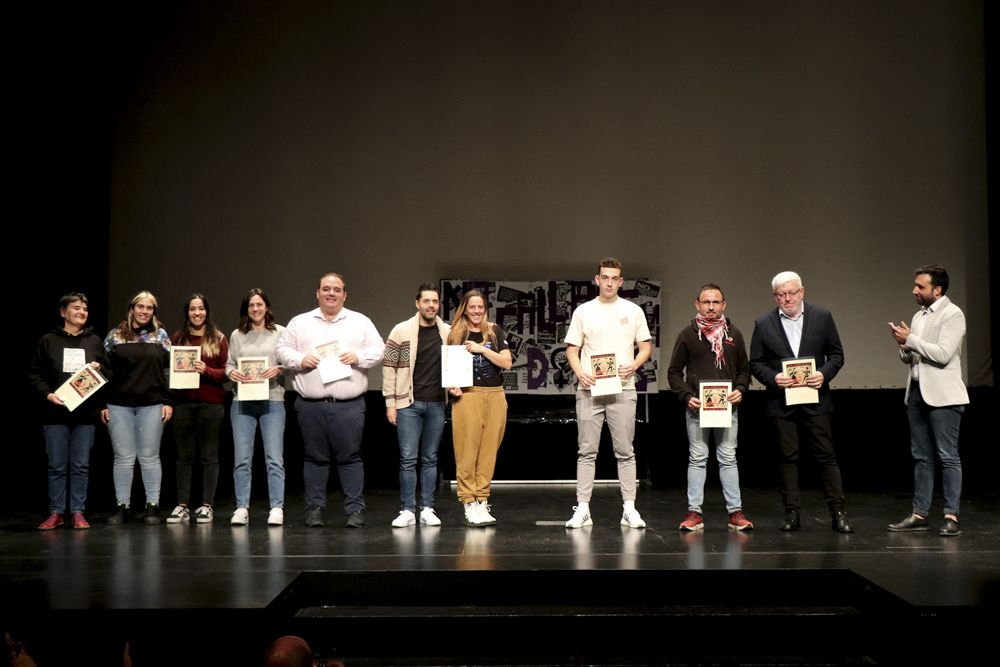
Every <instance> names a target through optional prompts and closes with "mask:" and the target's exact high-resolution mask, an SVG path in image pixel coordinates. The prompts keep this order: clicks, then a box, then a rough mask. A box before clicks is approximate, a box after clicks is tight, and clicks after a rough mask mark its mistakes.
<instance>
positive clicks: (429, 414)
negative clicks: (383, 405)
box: [396, 401, 444, 512]
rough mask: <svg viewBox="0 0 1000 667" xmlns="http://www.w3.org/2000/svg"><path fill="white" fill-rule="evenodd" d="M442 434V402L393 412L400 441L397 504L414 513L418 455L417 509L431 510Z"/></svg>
mask: <svg viewBox="0 0 1000 667" xmlns="http://www.w3.org/2000/svg"><path fill="white" fill-rule="evenodd" d="M443 432H444V401H414V402H413V403H412V404H411V405H410V406H409V407H406V408H402V409H400V410H397V411H396V435H397V437H398V438H399V502H400V505H401V506H402V508H403V509H406V510H410V511H411V512H416V511H417V454H418V452H419V454H420V506H421V507H434V490H435V489H436V488H437V457H438V445H440V444H441V434H442V433H443Z"/></svg>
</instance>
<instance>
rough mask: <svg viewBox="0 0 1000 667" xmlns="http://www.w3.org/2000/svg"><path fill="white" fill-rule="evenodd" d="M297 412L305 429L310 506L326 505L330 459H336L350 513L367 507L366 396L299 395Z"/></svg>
mask: <svg viewBox="0 0 1000 667" xmlns="http://www.w3.org/2000/svg"><path fill="white" fill-rule="evenodd" d="M295 414H296V415H297V416H298V419H299V428H300V429H302V447H303V450H304V455H305V456H304V459H305V460H304V462H303V465H302V476H303V478H304V482H305V490H306V507H321V508H325V507H326V485H327V482H328V481H329V479H330V461H331V460H333V461H336V464H337V474H338V475H339V477H340V486H341V488H342V489H343V490H344V511H345V512H346V513H347V514H351V513H352V512H357V511H359V510H363V509H364V508H365V498H364V489H365V466H364V463H363V462H362V461H361V436H362V434H363V432H364V428H365V398H364V396H359V397H358V398H355V399H353V400H350V401H310V400H308V399H305V398H302V397H301V396H300V397H299V398H297V399H295Z"/></svg>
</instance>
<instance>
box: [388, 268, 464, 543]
mask: <svg viewBox="0 0 1000 667" xmlns="http://www.w3.org/2000/svg"><path fill="white" fill-rule="evenodd" d="M416 307H417V313H416V314H415V315H414V316H413V317H411V318H410V319H408V320H405V321H403V322H400V323H399V324H397V325H396V326H394V327H393V328H392V331H391V332H389V338H388V339H386V345H385V357H384V358H383V359H382V396H383V397H384V398H385V416H386V419H388V420H389V423H390V424H392V425H393V426H395V427H396V435H397V437H398V439H399V503H400V510H399V516H397V517H396V518H395V519H393V520H392V527H393V528H406V527H407V526H412V525H414V524H416V522H417V457H418V455H419V458H420V523H421V524H423V525H425V526H440V525H441V519H440V518H438V515H437V513H436V512H435V511H434V491H435V490H436V489H437V475H438V472H437V471H438V469H437V460H438V445H440V444H441V434H442V433H443V432H444V403H445V391H444V389H443V387H442V384H441V346H442V345H443V344H444V343H446V342H447V340H448V331H449V329H448V325H447V324H445V323H444V322H443V321H442V320H441V318H440V317H438V308H439V307H440V292H439V291H438V287H437V285H435V284H434V283H424V284H423V285H421V286H420V287H419V288H418V289H417V300H416Z"/></svg>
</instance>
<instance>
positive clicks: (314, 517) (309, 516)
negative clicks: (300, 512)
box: [305, 506, 323, 528]
mask: <svg viewBox="0 0 1000 667" xmlns="http://www.w3.org/2000/svg"><path fill="white" fill-rule="evenodd" d="M305 524H306V525H307V526H309V527H310V528H322V527H323V510H322V508H319V507H315V506H311V507H307V508H306V518H305Z"/></svg>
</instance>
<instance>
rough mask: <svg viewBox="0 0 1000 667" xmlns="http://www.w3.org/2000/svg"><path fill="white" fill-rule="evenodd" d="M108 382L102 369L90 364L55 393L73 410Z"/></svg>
mask: <svg viewBox="0 0 1000 667" xmlns="http://www.w3.org/2000/svg"><path fill="white" fill-rule="evenodd" d="M107 382H108V380H107V379H106V378H105V377H104V376H103V375H101V373H100V371H98V370H97V369H96V368H93V367H92V366H90V365H89V364H88V365H86V366H84V367H83V368H81V369H80V370H78V371H77V372H76V373H74V374H73V376H72V377H71V378H70V379H68V380H66V381H65V382H63V383H62V386H61V387H59V388H58V389H56V391H55V395H56V396H58V397H59V398H61V399H62V401H63V404H64V405H65V406H66V408H67V409H68V410H69V411H70V412H72V411H73V410H76V409H77V408H78V407H80V404H81V403H83V402H84V401H86V400H87V399H88V398H90V397H91V396H93V395H94V393H95V392H96V391H97V390H98V389H100V388H101V387H103V386H104V385H105V384H107Z"/></svg>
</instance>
